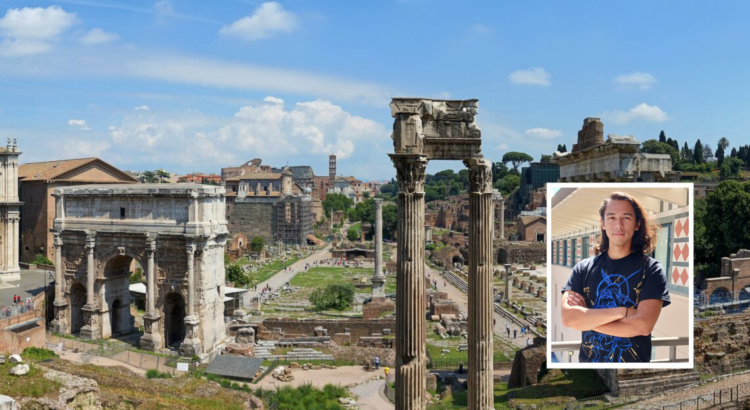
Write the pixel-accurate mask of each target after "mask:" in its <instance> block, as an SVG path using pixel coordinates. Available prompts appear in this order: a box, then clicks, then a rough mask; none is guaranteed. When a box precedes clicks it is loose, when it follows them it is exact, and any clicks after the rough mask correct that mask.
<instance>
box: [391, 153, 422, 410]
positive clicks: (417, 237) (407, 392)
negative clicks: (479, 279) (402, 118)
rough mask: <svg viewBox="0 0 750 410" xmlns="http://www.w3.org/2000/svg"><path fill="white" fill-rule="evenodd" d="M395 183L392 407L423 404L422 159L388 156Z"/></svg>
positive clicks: (414, 408)
mask: <svg viewBox="0 0 750 410" xmlns="http://www.w3.org/2000/svg"><path fill="white" fill-rule="evenodd" d="M390 157H391V160H392V161H393V164H394V165H395V167H396V172H397V181H398V188H399V193H398V246H397V252H398V253H397V264H396V267H397V268H396V269H397V271H396V286H397V289H398V295H397V297H396V408H397V409H400V410H421V409H424V408H425V405H426V398H427V396H426V394H425V393H426V389H425V387H426V384H425V381H426V379H427V360H426V359H427V357H426V355H425V342H426V335H425V332H426V327H427V319H426V315H425V277H424V245H425V244H424V182H425V170H426V168H427V156H426V155H418V154H390Z"/></svg>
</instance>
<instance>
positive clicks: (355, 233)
mask: <svg viewBox="0 0 750 410" xmlns="http://www.w3.org/2000/svg"><path fill="white" fill-rule="evenodd" d="M357 226H359V225H356V226H350V227H349V229H348V230H347V231H346V239H348V240H350V241H351V242H354V241H356V240H357V239H359V237H360V232H361V231H360V230H359V229H357Z"/></svg>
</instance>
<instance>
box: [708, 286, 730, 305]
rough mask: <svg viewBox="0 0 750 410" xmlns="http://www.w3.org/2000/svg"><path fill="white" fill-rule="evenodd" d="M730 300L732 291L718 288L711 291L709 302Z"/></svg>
mask: <svg viewBox="0 0 750 410" xmlns="http://www.w3.org/2000/svg"><path fill="white" fill-rule="evenodd" d="M731 301H732V293H731V292H730V291H729V289H727V288H718V289H716V290H714V291H713V293H711V298H710V299H709V302H708V303H709V304H712V305H713V304H714V303H727V302H731Z"/></svg>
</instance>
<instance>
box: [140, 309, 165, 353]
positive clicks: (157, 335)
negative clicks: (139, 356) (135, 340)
mask: <svg viewBox="0 0 750 410" xmlns="http://www.w3.org/2000/svg"><path fill="white" fill-rule="evenodd" d="M160 319H161V315H160V314H158V313H156V312H147V313H146V314H145V315H143V328H144V331H143V333H144V334H143V336H142V337H141V339H140V343H141V349H143V350H150V351H157V350H159V349H161V348H162V341H163V340H164V338H163V336H162V334H161V332H159V320H160Z"/></svg>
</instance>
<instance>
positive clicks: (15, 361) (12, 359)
mask: <svg viewBox="0 0 750 410" xmlns="http://www.w3.org/2000/svg"><path fill="white" fill-rule="evenodd" d="M9 359H10V363H11V364H18V363H23V359H22V358H21V356H19V355H17V354H12V355H10V357H9Z"/></svg>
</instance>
